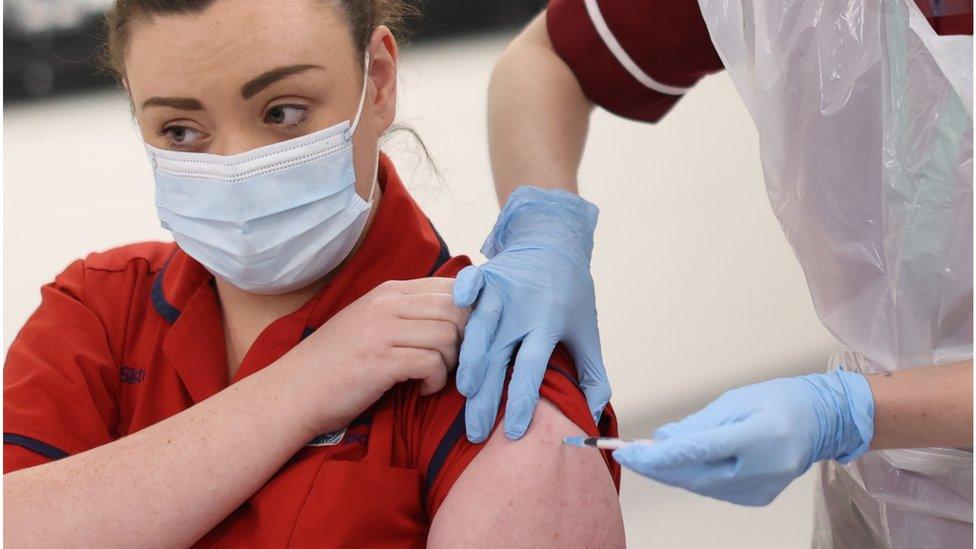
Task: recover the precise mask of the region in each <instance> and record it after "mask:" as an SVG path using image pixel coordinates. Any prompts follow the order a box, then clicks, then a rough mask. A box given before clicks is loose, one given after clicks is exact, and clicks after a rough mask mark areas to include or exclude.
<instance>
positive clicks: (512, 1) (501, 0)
mask: <svg viewBox="0 0 976 549" xmlns="http://www.w3.org/2000/svg"><path fill="white" fill-rule="evenodd" d="M112 3H113V2H112V0H4V2H3V14H4V18H3V51H4V53H3V76H4V79H3V82H4V84H3V97H4V99H3V100H4V103H5V104H6V103H8V102H13V101H18V102H20V101H27V100H31V99H34V98H40V97H47V96H51V95H56V94H64V93H71V92H76V91H80V90H85V89H89V88H99V87H101V88H104V87H108V86H112V85H114V81H113V78H112V77H111V75H109V74H107V73H105V72H103V71H101V70H100V68H99V64H98V58H99V54H100V48H101V44H102V38H103V37H104V35H105V31H104V26H103V25H104V23H103V15H104V13H105V11H106V10H107V9H108V8H109V7H110V6H111V5H112ZM418 4H419V5H420V6H421V8H422V10H423V17H422V18H419V19H415V20H413V21H411V24H410V27H411V39H410V41H411V42H412V43H424V42H428V41H433V40H439V39H442V38H444V37H448V36H453V35H459V34H467V33H476V32H486V31H491V30H496V29H504V28H511V27H516V26H519V25H522V24H524V23H526V22H528V20H529V19H531V18H532V16H533V15H535V14H536V13H538V12H539V10H541V9H542V8H543V6H544V5H545V0H422V1H420V2H418Z"/></svg>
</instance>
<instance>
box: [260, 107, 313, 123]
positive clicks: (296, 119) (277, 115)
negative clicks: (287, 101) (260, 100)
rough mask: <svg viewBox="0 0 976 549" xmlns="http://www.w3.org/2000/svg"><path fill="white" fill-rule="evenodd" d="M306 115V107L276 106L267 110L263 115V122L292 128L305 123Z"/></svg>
mask: <svg viewBox="0 0 976 549" xmlns="http://www.w3.org/2000/svg"><path fill="white" fill-rule="evenodd" d="M306 113H308V109H307V108H306V107H300V106H298V105H276V106H274V107H271V108H270V109H268V111H267V112H266V113H265V115H264V121H265V122H266V123H268V124H277V125H281V126H287V127H289V128H293V127H295V126H297V125H299V124H301V123H302V122H304V121H305V115H306Z"/></svg>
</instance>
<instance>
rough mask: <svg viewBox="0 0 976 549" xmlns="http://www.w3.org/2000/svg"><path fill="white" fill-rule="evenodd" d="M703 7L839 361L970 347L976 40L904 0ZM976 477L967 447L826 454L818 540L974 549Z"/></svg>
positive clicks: (888, 361)
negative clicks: (835, 458)
mask: <svg viewBox="0 0 976 549" xmlns="http://www.w3.org/2000/svg"><path fill="white" fill-rule="evenodd" d="M699 5H700V7H701V10H702V15H703V16H704V19H705V22H706V23H707V25H708V28H709V32H710V34H711V38H712V41H713V43H714V45H715V47H716V49H717V51H718V53H719V55H720V56H721V58H722V61H723V63H724V64H725V67H726V69H727V70H728V72H729V74H730V75H731V77H732V80H733V81H734V83H735V86H736V88H737V90H738V91H739V94H740V95H741V96H742V99H743V100H744V102H745V104H746V106H747V107H748V109H749V112H750V114H751V116H752V118H753V120H754V121H755V123H756V127H757V129H758V133H759V141H760V149H761V155H762V164H763V171H764V174H765V179H766V188H767V192H768V195H769V201H770V204H771V205H772V207H773V211H774V212H775V214H776V216H777V218H778V219H779V222H780V224H781V226H782V227H783V230H784V232H785V233H786V236H787V238H788V240H789V241H790V244H791V245H792V247H793V250H794V252H795V253H796V256H797V258H798V259H799V261H800V264H801V265H802V267H803V271H804V274H805V275H806V278H807V283H808V285H809V287H810V293H811V296H812V298H813V303H814V306H815V308H816V311H817V314H818V316H819V317H820V320H821V321H822V322H823V324H824V326H826V327H827V329H828V330H830V332H831V333H832V334H833V335H834V336H835V337H836V338H837V340H838V344H839V345H838V350H837V352H836V353H835V354H834V356H833V357H832V359H831V362H830V364H829V367H830V368H843V369H846V370H851V371H859V372H864V373H870V372H882V371H893V370H898V369H906V368H916V367H925V366H931V365H937V364H947V363H951V362H955V361H960V360H967V359H972V356H973V345H972V343H973V342H972V333H973V312H972V298H973V272H972V267H973V209H972V208H973V202H972V192H973V180H972V174H973V171H972V170H973V164H972V160H973V118H972V112H973V106H972V93H973V76H972V45H973V42H972V37H971V36H938V35H937V34H936V33H935V31H934V30H933V29H932V27H931V25H930V24H929V22H928V21H927V20H926V19H925V14H923V12H922V11H921V10H920V9H919V7H918V6H917V5H916V3H915V2H913V1H911V0H792V1H790V0H768V1H767V0H699ZM929 7H930V8H931V10H932V11H930V12H929V15H932V14H939V13H940V12H939V10H943V11H942V12H941V13H942V14H945V11H944V10H946V9H952V10H956V13H965V11H966V10H968V12H969V13H971V12H972V2H971V0H970V1H969V2H959V1H951V0H950V1H943V2H938V3H933V4H931V5H929ZM972 482H973V455H972V452H971V451H963V450H957V449H936V448H930V449H919V450H897V451H878V452H869V453H868V454H866V455H864V456H863V457H861V458H860V459H857V460H855V461H854V462H852V463H850V464H848V465H846V466H841V465H839V464H837V463H827V464H824V465H823V466H822V468H821V491H820V493H819V494H818V498H817V499H818V502H817V517H816V518H817V524H816V529H815V532H814V545H815V546H818V547H892V548H902V547H906V548H907V547H963V546H965V547H972V540H973V525H972V521H973V508H972V501H973V497H972Z"/></svg>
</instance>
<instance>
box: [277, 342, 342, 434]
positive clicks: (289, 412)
mask: <svg viewBox="0 0 976 549" xmlns="http://www.w3.org/2000/svg"><path fill="white" fill-rule="evenodd" d="M294 351H295V349H293V350H292V351H291V352H288V353H286V354H285V355H284V356H282V357H281V358H280V359H278V360H277V361H276V362H274V363H273V364H271V365H269V366H268V367H267V368H265V369H264V370H263V371H262V373H267V374H268V383H269V384H270V386H271V387H272V388H273V390H274V391H275V392H276V396H277V399H276V400H277V402H278V403H279V409H280V412H281V413H282V414H283V415H284V416H285V418H284V419H285V421H287V422H288V424H289V425H294V426H295V428H296V429H298V430H299V432H300V436H301V437H302V438H303V440H306V441H308V440H312V439H313V438H314V437H316V436H318V435H320V434H321V433H323V432H325V431H327V430H328V427H329V425H327V424H328V423H329V421H328V420H327V419H325V418H322V417H321V416H322V412H323V411H324V408H325V407H324V406H321V405H320V404H319V405H316V403H317V401H320V400H321V399H317V398H315V395H314V394H313V392H317V393H319V394H322V393H324V392H325V391H326V388H324V387H321V386H318V385H317V384H314V383H308V380H309V379H310V378H309V373H308V372H306V371H304V370H305V367H306V364H307V361H306V360H303V359H302V356H300V355H301V353H295V352H294Z"/></svg>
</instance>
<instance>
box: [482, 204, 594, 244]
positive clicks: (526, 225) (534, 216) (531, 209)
mask: <svg viewBox="0 0 976 549" xmlns="http://www.w3.org/2000/svg"><path fill="white" fill-rule="evenodd" d="M599 212H600V211H599V209H598V208H597V207H596V206H595V205H593V204H591V203H590V202H588V201H586V200H584V199H583V198H581V197H580V196H578V195H576V194H573V193H571V192H568V191H564V190H561V189H542V188H539V187H532V186H522V187H519V188H518V189H516V190H515V192H513V193H512V194H511V195H510V196H509V197H508V200H507V201H506V202H505V206H504V207H503V208H502V210H501V212H500V213H499V214H498V221H497V222H496V223H495V227H494V228H493V229H492V231H491V234H489V235H488V238H487V239H486V240H485V243H484V245H483V246H482V248H481V252H482V253H483V254H485V257H488V258H489V259H491V258H492V257H494V256H495V255H497V254H498V253H499V252H501V251H502V250H504V249H506V248H508V247H510V246H513V245H516V244H518V243H527V244H532V243H535V242H553V241H556V242H561V243H565V244H568V245H570V246H574V247H575V248H577V249H579V250H580V251H582V252H583V253H584V255H585V256H586V257H589V256H590V255H591V254H592V252H593V233H594V231H595V230H596V223H597V218H598V216H599ZM547 237H549V238H547Z"/></svg>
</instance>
